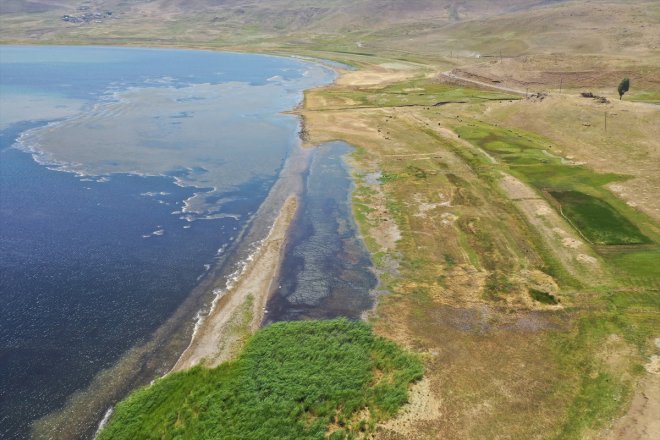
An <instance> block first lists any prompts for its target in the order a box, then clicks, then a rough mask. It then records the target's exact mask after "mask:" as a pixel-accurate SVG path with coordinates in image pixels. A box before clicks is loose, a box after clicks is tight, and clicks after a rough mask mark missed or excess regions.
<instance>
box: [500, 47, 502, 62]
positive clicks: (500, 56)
mask: <svg viewBox="0 0 660 440" xmlns="http://www.w3.org/2000/svg"><path fill="white" fill-rule="evenodd" d="M500 64H502V49H500Z"/></svg>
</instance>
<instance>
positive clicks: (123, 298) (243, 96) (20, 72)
mask: <svg viewBox="0 0 660 440" xmlns="http://www.w3.org/2000/svg"><path fill="white" fill-rule="evenodd" d="M0 69H1V71H0V72H1V75H0V94H1V96H2V100H1V101H0V221H1V223H0V304H1V307H0V438H3V439H5V438H6V439H23V438H29V437H30V435H33V436H37V437H47V438H80V437H81V436H83V437H84V436H87V437H89V436H91V435H92V434H93V432H94V430H95V428H96V425H97V424H98V422H99V420H100V419H101V417H102V416H103V413H104V412H105V410H106V409H107V408H108V407H109V406H110V405H111V404H112V403H113V402H114V401H116V400H117V399H119V398H121V397H122V396H124V395H125V394H126V393H127V392H128V391H130V390H131V389H133V388H135V387H136V386H139V385H141V384H145V383H148V382H149V381H150V380H151V379H153V378H154V377H156V376H158V375H162V374H164V373H165V372H167V371H168V370H169V368H171V366H172V365H173V363H174V361H175V360H176V358H177V356H178V354H180V352H181V351H182V350H183V349H184V348H185V347H186V345H187V343H188V342H189V338H190V332H191V331H192V327H193V325H194V322H195V319H196V317H197V315H198V312H199V311H200V310H203V309H204V307H207V306H208V303H209V302H210V300H211V299H212V298H213V295H212V291H213V289H216V288H218V287H222V280H223V279H226V277H227V276H228V275H229V274H231V273H232V272H233V271H235V270H236V268H237V267H238V266H240V264H241V262H242V260H243V259H244V258H245V256H247V254H249V253H250V252H252V251H253V250H254V247H255V246H256V245H258V241H259V240H260V239H261V238H263V236H264V235H265V233H267V228H268V227H269V225H270V224H271V222H272V218H273V216H274V215H275V213H276V208H277V203H274V202H273V203H271V202H272V200H283V199H284V198H285V195H286V192H287V191H290V192H293V193H297V194H298V195H299V196H301V211H300V214H299V216H298V219H297V220H296V222H295V224H294V227H293V232H292V239H291V240H290V245H289V248H288V250H287V255H286V258H285V264H284V267H283V270H282V275H281V280H280V281H281V286H282V287H281V288H280V289H279V290H278V292H277V293H276V295H275V296H274V298H273V300H272V301H271V303H270V304H269V312H272V313H271V315H270V316H271V317H272V318H271V319H304V318H309V317H331V316H338V315H344V316H350V317H358V316H359V315H360V313H361V312H362V311H363V310H364V309H366V308H368V307H370V306H371V299H370V297H369V294H368V292H369V289H371V288H372V287H373V284H374V282H375V280H374V279H373V276H372V275H371V272H370V270H369V266H370V263H369V259H368V256H367V254H366V251H365V250H364V247H363V246H362V245H361V242H360V240H359V239H358V238H357V235H356V229H355V226H354V224H353V222H352V220H351V215H350V204H349V196H350V190H351V183H350V176H349V174H348V171H347V169H346V167H345V165H344V163H343V161H342V160H341V156H342V155H343V154H345V153H346V152H347V151H348V147H346V146H345V145H342V144H330V145H327V146H324V147H322V148H321V149H319V150H318V151H314V152H304V151H302V150H301V149H300V146H299V140H298V134H297V132H298V130H299V124H298V120H297V119H296V118H295V117H293V116H291V115H286V114H282V112H283V111H287V110H291V109H292V108H294V107H295V106H296V105H297V104H298V103H299V102H300V100H301V99H302V91H303V90H304V89H307V88H310V87H315V86H318V85H322V84H326V83H328V82H330V81H332V79H333V78H334V73H333V72H332V71H330V70H328V69H327V68H325V67H323V66H321V65H318V64H312V63H309V62H305V61H302V60H295V59H287V58H280V57H271V56H259V55H246V54H233V53H212V52H201V51H184V50H159V49H127V48H107V47H55V46H53V47H10V46H0ZM291 162H294V164H297V165H291ZM301 163H302V164H303V165H304V166H302V169H301V170H298V171H295V170H297V168H296V166H298V167H300V164H301ZM292 169H294V171H292ZM296 172H297V173H298V174H299V176H298V180H299V181H301V182H304V185H302V188H296V187H295V185H293V184H291V188H287V183H286V182H288V181H289V180H291V181H292V182H293V181H295V180H296V179H289V178H290V177H291V174H292V173H296ZM274 192H277V193H280V195H279V196H277V194H275V196H273V193H274ZM264 201H266V202H264ZM269 201H270V202H269ZM268 203H270V204H272V205H273V206H266V205H268ZM266 208H267V209H266ZM256 213H259V215H258V216H257V214H256ZM264 213H265V214H264ZM333 258H334V263H333Z"/></svg>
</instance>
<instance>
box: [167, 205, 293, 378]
mask: <svg viewBox="0 0 660 440" xmlns="http://www.w3.org/2000/svg"><path fill="white" fill-rule="evenodd" d="M298 205H299V203H298V199H297V197H296V196H290V197H289V198H288V199H287V200H286V202H285V203H284V205H283V206H282V208H281V209H280V212H279V214H278V216H277V218H276V220H275V223H274V224H273V226H272V228H271V229H270V232H269V233H268V236H267V237H266V238H265V239H264V241H263V242H262V244H261V246H260V247H259V248H258V250H257V251H256V252H255V253H254V254H253V255H252V256H251V258H250V259H249V263H248V264H247V265H246V266H245V268H244V269H243V271H242V272H241V273H240V274H239V275H238V280H237V282H236V284H234V285H233V286H230V287H229V288H228V289H227V290H226V291H224V292H219V293H218V294H217V295H218V296H217V300H216V301H215V304H214V306H213V308H212V309H211V311H210V312H209V314H208V316H206V318H204V320H203V321H202V322H201V323H200V324H199V327H198V328H197V331H196V332H195V334H194V335H193V336H192V338H191V341H190V345H189V346H188V348H186V350H185V351H184V352H183V353H182V354H181V356H180V357H179V359H178V360H177V362H176V364H175V365H174V367H173V368H172V370H171V371H170V373H171V372H176V371H182V370H185V369H188V368H192V367H194V366H195V365H198V364H202V365H204V366H206V367H215V366H217V365H219V364H220V363H222V362H224V361H227V360H230V359H232V358H233V357H234V356H235V355H236V354H237V353H238V351H240V349H241V347H242V345H243V343H244V342H245V340H246V339H247V338H248V337H249V336H250V335H251V334H252V333H253V332H254V331H256V330H257V329H258V328H259V327H260V326H261V323H262V321H263V318H264V314H265V308H266V303H267V302H268V299H269V298H270V295H271V293H272V290H273V283H274V282H275V281H276V280H277V275H278V273H279V271H280V266H281V262H282V258H283V253H284V248H285V246H286V242H287V236H288V231H289V228H290V226H291V223H292V221H293V219H294V218H295V215H296V213H297V211H298Z"/></svg>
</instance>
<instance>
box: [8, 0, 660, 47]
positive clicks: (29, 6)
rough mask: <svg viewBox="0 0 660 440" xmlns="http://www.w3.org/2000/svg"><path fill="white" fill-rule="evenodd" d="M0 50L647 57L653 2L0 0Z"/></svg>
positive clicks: (658, 7)
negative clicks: (8, 45) (281, 49)
mask: <svg viewBox="0 0 660 440" xmlns="http://www.w3.org/2000/svg"><path fill="white" fill-rule="evenodd" d="M0 12H1V13H0V25H1V26H0V39H2V40H3V41H6V42H7V41H48V42H58V41H66V42H74V41H85V42H98V43H123V44H127V43H128V44H130V43H136V44H139V43H142V44H144V43H145V42H150V43H151V44H163V45H207V46H247V45H249V46H253V47H255V48H258V47H262V48H264V49H267V48H269V47H273V46H282V45H287V46H297V47H305V48H308V49H312V50H337V51H345V52H359V53H382V51H384V50H400V51H404V52H409V53H417V54H423V55H426V56H429V55H432V56H438V55H440V54H441V55H450V54H453V55H457V56H471V55H478V54H486V55H488V54H491V55H493V54H500V53H501V52H503V53H504V55H507V56H514V55H521V54H530V53H539V52H551V51H563V52H574V53H598V54H603V53H612V54H614V53H617V54H618V53H625V52H632V53H635V55H636V56H639V55H645V54H657V53H658V49H659V47H660V27H659V24H658V23H659V20H658V17H660V3H659V2H657V1H637V2H629V1H627V0H610V1H607V0H605V1H601V0H594V1H589V2H584V1H565V0H498V1H492V0H359V1H355V0H325V1H321V0H135V1H127V0H105V1H103V0H87V1H84V0H83V1H80V0H60V1H57V0H56V1H47V0H3V1H2V3H1V4H0Z"/></svg>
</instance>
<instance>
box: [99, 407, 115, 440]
mask: <svg viewBox="0 0 660 440" xmlns="http://www.w3.org/2000/svg"><path fill="white" fill-rule="evenodd" d="M113 412H114V407H112V406H111V407H110V408H108V410H107V411H106V412H105V414H104V415H103V418H102V419H101V421H100V422H99V426H98V427H97V428H96V432H95V433H94V438H96V437H98V435H99V434H100V433H101V431H102V430H103V428H105V425H107V424H108V421H109V420H110V416H112V413H113Z"/></svg>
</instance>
